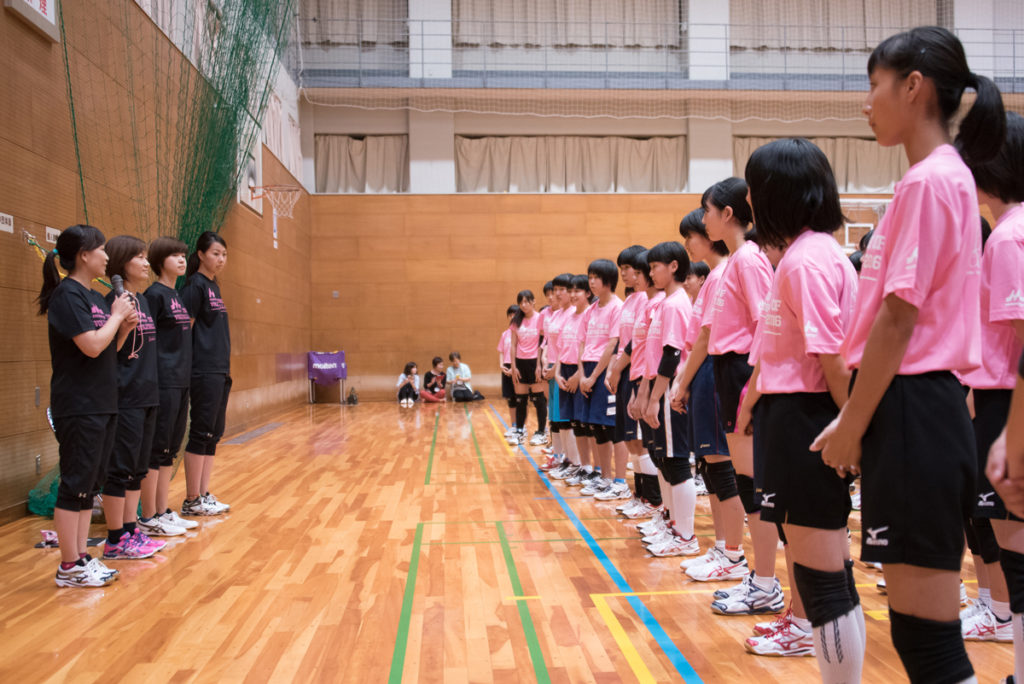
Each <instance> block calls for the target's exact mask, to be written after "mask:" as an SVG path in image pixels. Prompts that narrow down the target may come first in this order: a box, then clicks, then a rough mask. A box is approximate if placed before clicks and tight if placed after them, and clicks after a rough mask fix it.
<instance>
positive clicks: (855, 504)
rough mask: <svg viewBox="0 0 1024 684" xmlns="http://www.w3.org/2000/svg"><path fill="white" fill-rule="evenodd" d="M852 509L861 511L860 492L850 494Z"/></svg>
mask: <svg viewBox="0 0 1024 684" xmlns="http://www.w3.org/2000/svg"><path fill="white" fill-rule="evenodd" d="M850 508H852V509H853V510H855V511H859V510H860V490H857V491H856V492H853V493H852V494H850Z"/></svg>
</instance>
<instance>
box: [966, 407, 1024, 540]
mask: <svg viewBox="0 0 1024 684" xmlns="http://www.w3.org/2000/svg"><path fill="white" fill-rule="evenodd" d="M1012 396H1013V390H1008V389H992V390H980V389H976V390H974V442H975V445H976V446H977V449H978V496H977V499H976V500H975V502H974V516H975V517H977V518H989V519H994V520H1016V521H1017V522H1024V519H1022V518H1018V517H1017V516H1015V515H1014V514H1013V513H1010V512H1009V511H1007V510H1006V506H1005V505H1003V500H1002V499H1000V498H999V495H998V494H996V491H995V489H993V487H992V484H991V483H990V482H989V481H988V477H986V476H985V464H986V463H987V462H988V451H989V449H991V448H992V443H993V442H995V441H996V438H998V437H999V434H1000V433H1001V432H1002V431H1003V428H1004V427H1006V420H1007V418H1009V416H1010V399H1011V398H1012Z"/></svg>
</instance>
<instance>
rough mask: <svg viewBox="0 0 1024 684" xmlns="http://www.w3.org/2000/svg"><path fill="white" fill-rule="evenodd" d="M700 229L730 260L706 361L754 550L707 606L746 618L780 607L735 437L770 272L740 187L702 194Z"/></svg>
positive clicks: (747, 440) (746, 441)
mask: <svg viewBox="0 0 1024 684" xmlns="http://www.w3.org/2000/svg"><path fill="white" fill-rule="evenodd" d="M703 204H704V211H705V213H704V226H705V228H706V229H707V231H708V237H710V238H711V239H712V240H722V241H723V242H725V244H726V246H727V247H728V248H729V255H730V256H729V261H728V263H726V265H725V269H724V270H723V271H722V278H721V280H720V281H719V285H718V289H717V290H716V291H715V296H714V298H713V299H712V300H711V303H710V304H709V305H707V306H708V308H709V309H710V312H711V330H710V332H709V334H708V354H710V355H711V357H712V364H713V367H714V374H715V390H716V391H717V393H718V399H719V403H720V406H721V412H720V414H719V415H720V416H721V421H722V427H723V429H724V430H725V433H726V440H727V442H728V444H729V454H730V456H731V457H732V463H733V466H734V467H735V469H736V486H737V489H738V491H739V498H740V501H741V502H742V504H743V510H744V511H746V513H747V525H748V527H749V528H750V539H751V542H753V545H754V563H755V567H754V575H753V576H752V578H751V579H750V581H749V582H747V584H746V585H745V587H744V588H743V590H741V591H739V593H738V594H736V595H735V596H734V597H733V598H734V599H735V600H723V601H721V602H717V605H716V603H712V604H711V605H712V610H714V611H716V612H721V613H725V614H732V613H733V612H737V611H738V612H740V613H749V612H751V611H755V610H759V611H766V610H774V609H775V608H780V609H781V608H783V607H784V606H785V604H784V602H783V596H782V589H781V587H780V585H779V581H778V579H776V577H775V556H776V551H777V550H778V546H779V532H778V529H777V528H776V526H775V525H773V524H771V523H767V522H763V521H762V520H761V518H760V516H758V515H755V514H756V513H757V512H758V511H760V509H761V502H760V496H759V495H758V492H757V491H756V483H755V481H754V478H755V472H756V468H755V464H754V454H753V443H752V440H751V437H750V435H747V434H745V433H741V432H737V431H736V415H737V412H738V410H739V405H740V397H741V395H742V393H743V391H744V389H745V388H746V386H747V382H748V381H749V380H750V374H751V373H752V372H753V368H751V367H750V365H749V363H748V355H749V353H750V346H751V343H752V342H753V339H754V329H755V328H756V326H757V319H758V316H759V315H760V310H761V302H763V301H764V299H765V297H766V296H767V295H768V290H769V289H770V288H771V282H772V267H771V264H769V263H768V258H767V257H765V255H764V254H763V253H762V252H761V250H760V248H759V247H758V246H757V245H756V244H754V243H753V242H748V241H747V240H746V232H747V227H748V226H749V225H750V222H751V220H752V216H751V212H750V205H749V204H747V184H746V183H745V182H743V180H741V179H739V178H726V179H725V180H723V181H719V182H718V183H715V184H714V185H712V186H711V188H709V189H708V191H707V193H705V195H704V200H703Z"/></svg>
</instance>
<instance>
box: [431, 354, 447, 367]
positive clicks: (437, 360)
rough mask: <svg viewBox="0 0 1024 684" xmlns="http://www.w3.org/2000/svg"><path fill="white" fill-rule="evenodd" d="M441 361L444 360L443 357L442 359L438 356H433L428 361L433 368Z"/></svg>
mask: <svg viewBox="0 0 1024 684" xmlns="http://www.w3.org/2000/svg"><path fill="white" fill-rule="evenodd" d="M442 361H444V359H442V358H441V357H440V356H435V357H434V359H433V361H431V362H430V367H431V368H433V367H434V366H436V365H437V364H439V363H441V362H442Z"/></svg>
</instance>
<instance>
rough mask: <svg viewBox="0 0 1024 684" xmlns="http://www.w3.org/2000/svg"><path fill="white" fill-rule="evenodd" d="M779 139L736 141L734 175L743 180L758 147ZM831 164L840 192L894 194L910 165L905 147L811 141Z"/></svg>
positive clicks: (847, 140)
mask: <svg viewBox="0 0 1024 684" xmlns="http://www.w3.org/2000/svg"><path fill="white" fill-rule="evenodd" d="M776 139H777V138H733V145H732V149H733V156H732V158H733V172H734V173H735V174H736V175H737V176H739V177H740V178H742V177H743V171H744V169H745V168H746V167H747V160H748V159H750V155H751V154H753V153H754V150H756V149H757V148H758V147H761V146H762V145H765V144H767V143H770V142H772V141H773V140H776ZM809 140H810V141H811V142H813V143H814V144H815V145H817V146H818V147H820V148H821V151H822V152H824V153H825V156H826V157H828V161H829V164H831V165H832V172H833V173H834V174H835V177H836V185H837V186H838V187H839V192H846V193H876V192H892V190H893V185H894V184H895V183H896V181H898V180H899V179H900V178H901V177H902V176H903V174H904V173H906V171H907V168H908V164H907V158H906V157H905V156H904V154H903V148H902V147H882V146H881V145H879V144H878V143H877V142H875V141H874V140H865V139H863V138H809Z"/></svg>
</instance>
